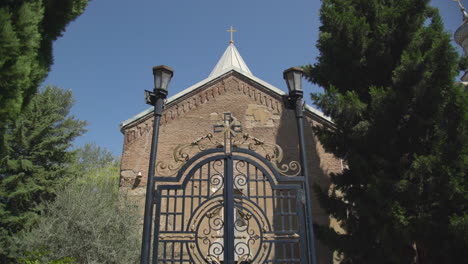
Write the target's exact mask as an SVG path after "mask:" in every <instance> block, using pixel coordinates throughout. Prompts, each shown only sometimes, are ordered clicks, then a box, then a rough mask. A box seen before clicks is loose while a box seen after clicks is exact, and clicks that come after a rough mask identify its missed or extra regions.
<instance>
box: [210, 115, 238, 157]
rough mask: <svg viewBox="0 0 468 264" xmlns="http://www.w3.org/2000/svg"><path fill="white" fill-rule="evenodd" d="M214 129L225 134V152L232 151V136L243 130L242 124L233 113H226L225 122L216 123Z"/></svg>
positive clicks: (215, 131)
mask: <svg viewBox="0 0 468 264" xmlns="http://www.w3.org/2000/svg"><path fill="white" fill-rule="evenodd" d="M213 131H214V133H222V134H223V136H224V149H225V152H226V153H231V145H232V138H233V137H235V136H236V133H239V132H242V125H241V124H240V122H239V121H237V120H236V119H235V118H234V117H233V116H232V114H231V113H224V120H223V123H222V124H217V125H214V126H213Z"/></svg>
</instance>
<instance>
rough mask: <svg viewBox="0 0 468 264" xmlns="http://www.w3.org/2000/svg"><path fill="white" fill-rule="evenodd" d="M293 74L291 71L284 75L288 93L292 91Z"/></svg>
mask: <svg viewBox="0 0 468 264" xmlns="http://www.w3.org/2000/svg"><path fill="white" fill-rule="evenodd" d="M293 74H294V73H293V72H292V71H289V72H287V73H286V74H285V77H286V84H287V85H288V90H289V91H294V87H295V86H294V76H293Z"/></svg>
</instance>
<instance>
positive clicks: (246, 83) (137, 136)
mask: <svg viewBox="0 0 468 264" xmlns="http://www.w3.org/2000/svg"><path fill="white" fill-rule="evenodd" d="M284 94H285V92H283V91H282V90H280V89H278V88H276V87H274V86H272V85H271V84H268V83H267V82H265V81H263V80H260V79H259V78H257V77H255V76H254V75H253V74H252V73H251V72H250V70H249V68H248V67H247V65H246V64H245V62H244V61H243V59H242V57H241V56H240V54H239V52H238V51H237V49H236V47H235V46H234V44H233V43H231V44H230V45H229V46H228V48H227V49H226V51H225V53H224V54H223V56H222V57H221V59H220V60H219V62H218V64H217V65H216V66H215V68H214V69H213V71H212V72H211V74H210V75H209V77H208V78H206V79H205V80H202V81H201V82H199V83H197V84H195V85H193V86H192V87H189V88H187V89H185V90H184V91H182V92H180V93H178V94H176V95H173V96H172V97H170V98H169V99H168V100H167V103H166V106H165V109H164V112H163V115H162V118H161V127H160V136H159V145H158V153H157V162H158V166H159V168H158V169H161V170H163V169H166V170H168V169H170V168H171V167H170V165H171V164H173V165H174V168H176V167H177V166H176V165H177V164H174V163H176V161H175V160H174V149H175V148H176V147H177V146H179V145H180V144H186V143H191V142H194V141H196V140H197V139H199V138H200V137H203V136H205V135H209V134H212V136H213V137H215V138H216V137H217V136H218V135H216V134H214V133H213V126H214V125H216V124H219V123H220V122H222V119H223V114H224V113H226V112H229V113H231V115H232V116H233V117H234V118H235V119H236V122H238V123H239V124H240V125H241V126H242V132H240V133H239V135H238V136H242V135H245V134H248V135H249V136H251V137H255V138H258V139H260V140H262V141H263V142H268V143H271V144H275V145H278V146H279V147H281V149H282V150H283V154H284V155H283V157H282V159H281V163H283V164H289V163H290V162H291V161H298V160H299V147H298V140H297V131H296V123H295V114H294V111H293V110H288V109H286V108H285V107H284V103H283V95H284ZM305 120H306V121H307V122H306V123H305V124H306V129H305V136H306V141H307V152H308V153H307V154H308V167H309V174H310V175H309V177H310V179H311V180H310V182H311V184H319V185H320V186H321V187H323V188H328V187H329V184H330V181H329V177H328V175H329V174H330V173H332V172H339V171H341V170H342V169H343V164H342V162H341V160H339V159H336V158H335V157H334V156H333V155H331V154H329V153H326V152H325V151H324V149H323V147H322V146H321V144H320V142H319V141H318V140H317V138H316V137H315V136H314V134H313V132H312V127H313V126H316V125H319V126H326V127H330V128H332V127H333V123H332V122H331V120H330V119H329V118H328V117H326V116H324V115H323V114H322V113H321V112H319V111H318V110H316V109H314V108H312V107H310V106H307V105H306V106H305ZM152 122H153V115H152V108H151V109H148V110H146V111H144V112H142V113H140V114H138V115H136V116H134V117H133V118H130V119H128V120H126V121H124V122H123V123H122V124H121V127H120V129H121V132H122V133H123V134H124V146H123V154H122V163H121V181H120V188H121V190H123V191H127V192H128V193H129V194H130V195H131V196H132V197H134V198H135V199H137V200H139V201H141V203H144V197H145V191H146V178H147V173H148V171H147V170H148V163H149V152H150V146H151V136H152ZM164 164H165V165H164ZM158 169H157V173H156V174H158ZM312 206H313V207H312V208H313V209H312V211H313V216H314V221H315V222H317V223H319V224H321V225H328V226H332V227H336V223H334V221H333V219H331V218H330V217H329V216H328V215H326V214H325V213H324V212H323V211H322V210H321V209H320V206H319V204H318V202H317V199H316V198H315V197H314V196H313V195H312ZM317 258H318V263H332V262H333V261H332V253H331V252H330V251H329V250H327V249H326V248H325V247H323V246H321V245H320V243H319V244H318V246H317Z"/></svg>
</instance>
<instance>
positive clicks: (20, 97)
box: [0, 0, 88, 153]
mask: <svg viewBox="0 0 468 264" xmlns="http://www.w3.org/2000/svg"><path fill="white" fill-rule="evenodd" d="M87 4H88V0H35V1H30V0H4V1H1V2H0V153H2V151H3V148H5V146H6V145H7V144H8V143H7V142H4V140H5V139H4V137H3V134H4V130H5V126H6V122H8V120H10V119H14V118H16V116H17V115H18V114H19V113H20V111H21V109H23V107H24V106H26V105H27V103H28V102H29V101H30V99H31V98H32V97H33V96H34V94H35V93H36V91H37V89H38V87H39V85H40V83H41V82H42V81H43V80H44V79H45V78H46V76H47V74H48V72H49V70H50V66H51V65H52V63H53V55H52V43H53V41H55V40H56V39H57V38H58V37H60V36H61V35H62V33H63V32H64V30H65V28H66V26H67V25H68V23H70V22H71V21H73V20H74V19H75V18H77V17H78V16H79V15H80V14H81V13H82V12H83V11H84V9H85V7H86V6H87Z"/></svg>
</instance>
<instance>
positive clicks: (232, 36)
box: [226, 26, 237, 43]
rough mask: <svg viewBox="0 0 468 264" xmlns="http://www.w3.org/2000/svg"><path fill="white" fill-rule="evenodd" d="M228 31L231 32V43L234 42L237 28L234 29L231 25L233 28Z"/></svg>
mask: <svg viewBox="0 0 468 264" xmlns="http://www.w3.org/2000/svg"><path fill="white" fill-rule="evenodd" d="M226 31H227V32H229V33H231V40H230V41H229V43H234V34H233V33H234V32H236V31H237V30H235V29H234V27H232V26H231V28H230V29H229V30H226Z"/></svg>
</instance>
